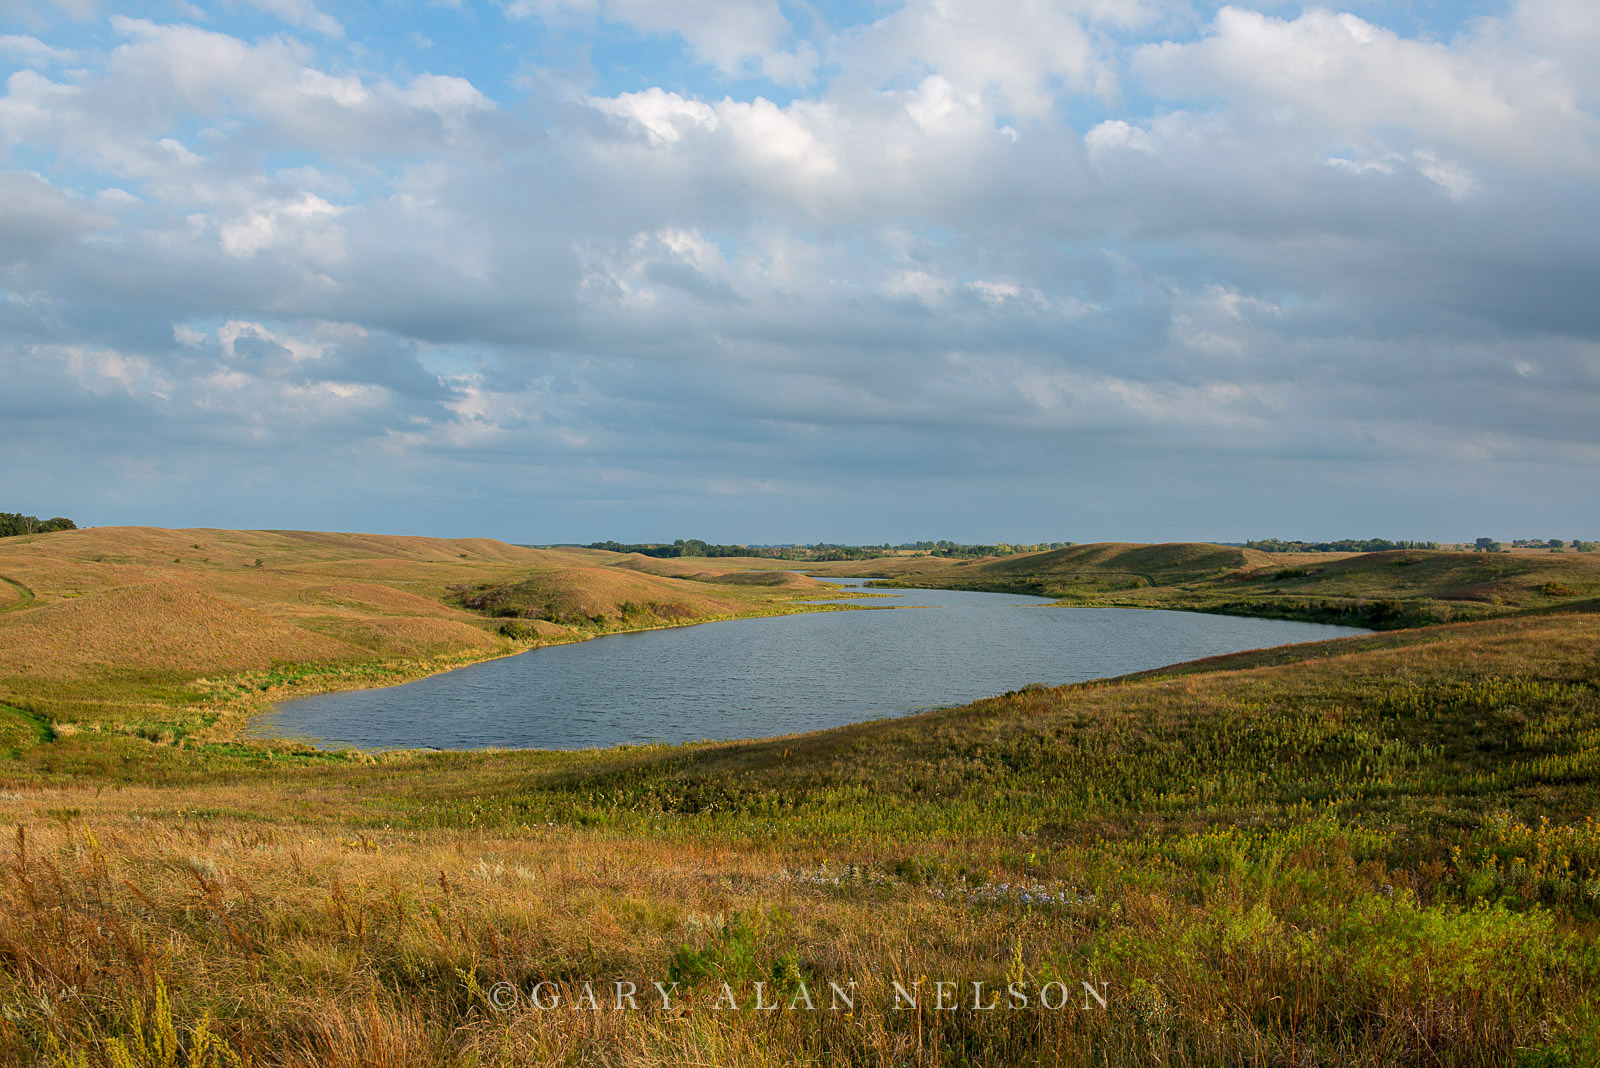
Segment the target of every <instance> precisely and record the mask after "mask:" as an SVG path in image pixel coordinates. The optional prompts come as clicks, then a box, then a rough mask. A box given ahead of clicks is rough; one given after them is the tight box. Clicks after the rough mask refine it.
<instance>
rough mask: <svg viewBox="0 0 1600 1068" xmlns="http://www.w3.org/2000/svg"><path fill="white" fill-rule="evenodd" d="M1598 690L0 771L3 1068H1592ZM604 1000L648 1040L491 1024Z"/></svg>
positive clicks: (1530, 640)
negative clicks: (585, 986)
mask: <svg viewBox="0 0 1600 1068" xmlns="http://www.w3.org/2000/svg"><path fill="white" fill-rule="evenodd" d="M1597 678H1600V616H1596V615H1594V614H1587V613H1577V612H1572V613H1561V614H1555V615H1543V616H1528V617H1522V618H1516V619H1505V620H1492V621H1485V622H1475V623H1464V624H1453V625H1449V626H1443V627H1434V628H1428V629H1424V630H1414V631H1402V632H1395V633H1391V634H1382V635H1373V636H1369V637H1360V638H1352V639H1345V640H1342V641H1339V642H1333V643H1322V644H1319V645H1312V646H1297V647H1290V648H1287V649H1279V650H1272V651H1268V652H1265V653H1247V654H1240V655H1238V656H1234V657H1222V658H1216V659H1213V660H1210V661H1205V662H1200V663H1197V664H1193V665H1184V666H1179V667H1175V668H1171V669H1163V670H1162V671H1158V672H1154V673H1149V674H1147V675H1146V676H1144V677H1140V678H1133V679H1128V680H1121V681H1110V682H1098V683H1087V684H1083V685H1077V686H1067V687H1059V688H1054V689H1039V688H1030V689H1028V690H1025V691H1022V692H1018V693H1014V694H1010V695H1007V696H1004V697H998V698H994V699H991V700H986V701H980V702H977V703H975V704H973V705H970V706H966V707H962V708H956V709H950V710H946V711H940V712H933V713H927V714H924V715H920V716H916V717H910V718H907V719H902V720H894V721H885V722H878V723H869V724H862V725H858V726H854V727H849V728H844V729H840V730H834V731H826V732H822V733H818V734H811V735H803V736H796V737H790V738H781V739H772V740H767V741H759V742H743V743H733V744H717V745H710V744H702V745H691V746H676V747H626V748H620V749H613V750H605V751H588V752H575V753H539V752H502V753H475V754H464V753H435V754H421V753H400V754H390V755H385V756H382V757H376V758H363V757H360V756H358V755H335V754H309V753H289V754H285V753H277V754H272V753H269V752H266V751H263V750H259V749H252V748H249V747H232V746H221V745H203V746H197V747H194V748H190V749H183V748H177V747H171V746H155V745H151V744H150V743H138V742H137V740H131V741H129V742H128V743H127V744H143V745H145V746H146V748H147V750H148V751H149V753H150V754H153V755H152V757H151V761H152V762H151V763H121V764H117V763H112V762H107V761H106V760H105V759H104V757H103V754H104V752H105V746H104V744H103V740H99V741H97V740H92V739H89V738H87V737H86V736H85V735H83V734H78V735H69V736H62V737H58V738H54V739H50V740H38V741H34V742H31V743H30V744H28V745H26V746H24V748H23V749H22V751H21V752H20V754H19V756H18V757H16V758H13V759H12V760H11V761H10V763H9V764H0V768H6V769H8V770H5V771H3V772H0V822H4V823H7V824H10V825H11V826H10V828H8V837H9V838H10V839H11V840H12V841H11V846H10V847H9V849H8V852H7V856H6V857H5V859H4V860H3V861H0V1009H3V1013H0V1062H6V1063H27V1064H33V1063H50V1062H51V1058H52V1057H56V1058H57V1061H56V1062H57V1063H80V1062H79V1061H77V1060H76V1059H75V1058H78V1057H79V1056H81V1057H83V1058H84V1060H83V1062H81V1063H91V1064H118V1065H122V1064H130V1063H131V1064H139V1065H156V1064H188V1063H195V1064H204V1065H211V1064H231V1063H240V1062H243V1061H245V1060H247V1061H248V1062H249V1063H252V1064H257V1065H307V1066H309V1065H317V1066H329V1065H339V1066H345V1065H402V1064H429V1065H433V1064H440V1065H460V1066H466V1065H478V1066H483V1065H502V1064H504V1065H512V1064H517V1065H522V1064H639V1065H647V1064H649V1065H653V1064H738V1065H774V1066H776V1065H785V1066H788V1065H819V1066H820V1065H830V1066H831V1065H841V1064H848V1065H873V1066H884V1068H888V1066H890V1065H895V1066H898V1065H906V1064H919V1065H963V1064H965V1065H975V1064H982V1065H997V1066H998V1065H1015V1064H1031V1063H1046V1064H1062V1065H1083V1064H1088V1065H1106V1066H1111V1065H1115V1066H1123V1065H1156V1064H1160V1065H1223V1064H1229V1065H1234V1064H1262V1065H1293V1064H1303V1065H1313V1064H1315V1065H1370V1066H1374V1068H1375V1066H1379V1065H1383V1066H1389V1065H1482V1066H1489V1065H1513V1064H1516V1065H1524V1066H1532V1065H1578V1064H1591V1063H1595V1058H1596V1057H1597V1056H1600V1046H1597V1036H1600V956H1597V954H1596V952H1595V949H1594V947H1595V945H1596V944H1597V936H1600V908H1597V904H1596V903H1597V901H1600V829H1597V828H1596V825H1595V823H1594V820H1593V816H1594V812H1595V810H1596V806H1597V804H1600V791H1597V779H1596V770H1597V769H1600V692H1597V688H1596V681H1595V680H1596V679H1597ZM156 781H164V782H165V785H160V786H156V785H152V783H153V782H156ZM618 978H622V979H627V980H629V981H636V982H637V985H638V987H639V989H640V990H641V992H644V993H649V992H650V991H651V987H650V986H649V983H650V982H651V981H652V980H656V979H659V980H661V981H663V982H669V981H672V982H678V983H679V984H680V986H679V988H678V1001H677V1002H676V1003H675V1005H674V1007H673V1008H671V1009H670V1010H667V1011H662V1010H660V1009H659V1008H655V1009H651V1008H649V1006H650V1005H651V1004H657V1005H658V1004H659V1002H658V1001H655V1000H654V999H653V998H648V999H647V998H642V999H641V1004H642V1005H643V1006H644V1007H643V1008H642V1010H641V1011H638V1012H616V1011H597V1012H590V1011H587V1010H579V1009H573V1008H567V1009H564V1010H562V1011H543V1010H538V1009H535V1008H532V1007H531V1006H530V1005H529V1004H528V1002H527V999H526V996H519V997H518V998H517V1004H516V1005H515V1006H513V1007H512V1008H511V1009H510V1010H509V1011H502V1010H501V1008H499V1007H497V1006H500V1005H502V1004H504V1003H505V1002H504V988H500V987H497V986H496V984H500V983H510V984H513V988H514V989H516V990H520V991H523V992H526V991H527V990H529V989H531V988H532V986H533V985H534V984H535V983H538V982H546V983H549V984H551V985H550V986H547V987H545V988H542V989H543V990H544V992H545V996H548V994H549V993H550V992H552V991H560V992H562V993H563V994H564V995H565V996H566V997H567V998H568V1001H569V1005H570V1003H571V1000H572V999H574V998H576V997H577V996H578V995H579V994H580V993H581V990H582V983H583V982H584V981H591V982H595V983H603V984H610V983H611V982H613V981H614V980H616V979H618ZM852 978H853V979H855V980H856V983H857V986H856V987H855V988H854V991H855V995H856V1007H855V1009H854V1011H851V1012H849V1013H848V1014H846V1013H845V1012H844V1011H839V1012H830V1011H826V1010H824V1011H819V1012H816V1013H808V1012H804V1011H774V1012H758V1011H753V1010H750V1009H749V1008H748V1006H749V1005H750V1004H751V1002H752V1001H753V999H754V997H756V996H757V994H756V987H755V984H756V983H758V982H759V983H762V984H764V986H763V988H762V990H763V992H764V994H765V996H766V997H767V999H768V1000H769V1001H770V1000H772V999H773V997H774V993H773V992H774V991H776V992H778V993H777V1000H779V1001H781V1002H782V1003H783V1004H785V1005H787V1004H790V1003H791V1001H792V999H793V998H794V997H796V996H797V991H798V987H799V984H800V983H805V984H806V985H807V988H808V990H809V991H811V992H814V993H816V995H817V996H818V998H819V1000H820V999H821V998H822V996H823V994H824V992H826V991H827V989H828V988H827V986H826V984H827V982H828V981H830V980H836V981H840V982H845V981H847V980H848V979H852ZM945 979H950V980H955V981H959V982H960V983H962V984H963V985H962V987H961V994H960V996H961V999H962V1001H963V1002H965V1001H966V1000H967V998H968V997H969V996H970V987H969V986H968V985H967V984H970V983H971V982H978V981H981V982H984V983H986V984H988V989H990V990H993V989H995V987H996V986H998V987H999V988H1001V989H1004V988H1005V986H1006V984H1008V983H1010V982H1020V983H1023V984H1025V986H1026V988H1027V989H1031V990H1033V991H1035V992H1037V991H1038V990H1040V989H1042V988H1043V987H1044V985H1045V984H1048V983H1050V982H1062V983H1066V984H1068V987H1069V989H1070V990H1071V991H1072V994H1073V997H1072V999H1071V1002H1070V1004H1071V1006H1072V1007H1071V1009H1070V1010H1063V1011H1050V1010H1039V1009H1037V1007H1036V1006H1035V1008H1034V1009H1032V1010H1030V1011H998V1012H996V1011H990V1012H985V1011H973V1010H972V1009H971V1008H970V1007H965V1006H964V1007H962V1008H961V1009H959V1010H955V1011H941V1010H939V1009H937V1008H936V1007H935V1000H934V992H933V991H934V988H933V987H932V986H931V984H932V983H933V982H936V981H941V980H945ZM896 981H899V982H901V983H903V984H905V985H907V986H909V987H916V984H917V983H918V982H919V981H921V982H922V984H923V985H922V987H921V988H920V989H921V991H922V993H923V995H924V996H923V998H922V1000H921V1001H920V1002H919V1005H918V1007H917V1008H916V1009H914V1010H908V1009H903V1010H898V1011H897V1010H896V1009H895V991H894V988H893V986H892V983H893V982H896ZM1085 981H1090V982H1093V983H1095V984H1100V983H1104V984H1106V985H1105V986H1104V987H1103V988H1099V987H1097V988H1098V989H1103V990H1104V992H1105V993H1106V997H1107V1005H1106V1007H1105V1008H1104V1009H1101V1008H1100V1007H1099V1006H1098V1005H1092V1007H1091V1009H1089V1010H1083V1009H1082V1008H1081V999H1082V997H1083V995H1082V992H1081V983H1082V982H1085ZM725 982H726V983H727V984H729V987H730V989H732V990H734V991H735V992H736V997H737V998H738V999H739V1002H740V1004H742V1005H745V1006H746V1009H745V1011H739V1012H728V1011H719V1010H717V1009H716V1008H715V999H717V998H718V997H719V996H720V992H721V985H722V984H723V983H725ZM601 989H602V997H606V998H609V997H610V991H611V987H609V986H603V987H602V988H601ZM497 999H499V1000H497ZM824 1004H826V1002H824ZM197 1051H198V1052H197ZM222 1051H226V1055H224V1053H223V1052H222ZM58 1054H59V1056H58ZM124 1055H126V1059H119V1058H123V1057H124ZM233 1057H237V1058H239V1060H238V1061H235V1060H233V1059H230V1058H233Z"/></svg>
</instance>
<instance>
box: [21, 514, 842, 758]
mask: <svg viewBox="0 0 1600 1068" xmlns="http://www.w3.org/2000/svg"><path fill="white" fill-rule="evenodd" d="M621 559H623V558H621V557H619V556H618V555H617V554H614V553H605V552H595V551H591V550H586V549H526V548H522V547H519V546H515V545H508V544H505V543H504V542H498V541H492V540H489V539H484V538H465V539H440V538H404V537H391V536H382V535H369V534H326V533H314V532H305V531H230V530H161V529H153V528H128V527H103V528H96V529H91V530H77V531H67V532H61V533H53V534H42V535H34V536H26V537H16V538H7V539H4V540H3V541H0V578H3V579H4V581H3V582H0V598H5V599H4V600H0V701H4V702H8V703H10V704H12V705H15V706H18V707H22V708H25V709H28V710H30V711H31V712H33V713H35V714H37V715H40V716H43V717H46V718H48V719H49V720H50V721H52V722H53V723H55V724H56V725H57V727H58V728H59V729H64V730H71V729H77V728H87V729H107V730H116V731H121V732H133V733H140V734H144V735H147V736H150V737H157V738H166V739H168V740H171V739H173V738H179V737H184V736H186V735H188V734H190V733H192V732H194V731H202V732H204V733H206V735H207V736H209V737H220V736H223V735H225V734H227V733H231V732H232V730H234V729H235V728H236V727H237V726H238V724H239V722H240V721H241V717H242V716H243V715H244V714H246V713H248V712H249V711H252V710H254V709H256V708H259V707H261V706H262V705H263V704H264V703H265V702H266V701H268V700H270V699H273V698H276V697H278V696H281V695H282V694H284V693H285V692H287V691H288V690H290V689H293V690H296V691H299V692H310V691H313V690H316V689H325V688H343V687H349V686H360V685H382V684H387V683H392V682H397V681H402V680H404V679H406V678H412V677H416V676H418V675H422V674H427V673H430V672H433V671H438V670H441V669H443V668H446V667H450V666H454V665H457V664H462V663H468V662H471V661H474V660H481V659H485V658H487V657H492V656H499V655H505V654H507V653H512V652H518V651H521V650H523V649H526V648H529V647H531V646H533V645H537V644H542V643H548V642H561V641H573V640H578V639H581V638H586V637H590V636H593V635H595V634H601V633H608V632H610V631H616V630H635V629H640V628H645V627H654V626H665V625H673V624H679V623H686V622H700V621H705V620H710V619H720V618H729V617H733V616H744V615H759V614H766V613H772V612H786V611H796V610H801V609H803V608H806V607H809V606H806V605H804V604H802V603H799V602H797V601H796V600H795V598H796V597H799V596H803V595H805V594H807V593H814V592H816V591H817V590H822V589H826V587H825V586H824V585H823V584H821V583H817V582H814V581H811V580H805V584H803V585H794V584H790V583H780V584H778V585H776V586H768V585H765V583H766V581H767V579H766V576H765V573H762V574H761V575H759V576H757V581H756V582H755V583H754V584H750V583H746V582H744V581H743V580H742V579H741V577H740V575H739V574H738V573H737V569H734V570H733V571H732V573H730V574H727V575H724V576H723V577H722V581H717V577H716V576H715V575H713V576H708V579H709V580H707V581H687V580H684V579H679V578H673V577H667V576H659V575H649V574H641V573H638V572H635V571H630V570H626V569H623V568H617V567H613V566H610V565H611V564H613V563H615V562H618V561H619V560H621Z"/></svg>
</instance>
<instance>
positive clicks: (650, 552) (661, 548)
mask: <svg viewBox="0 0 1600 1068" xmlns="http://www.w3.org/2000/svg"><path fill="white" fill-rule="evenodd" d="M1071 544H1072V542H1070V541H1053V542H1048V543H1043V544H1039V545H1011V544H1007V543H1005V542H1001V543H1000V544H998V545H964V544H962V543H960V542H954V541H916V542H906V543H904V544H901V545H890V544H889V543H888V542H885V543H884V544H882V545H835V544H832V543H830V542H818V543H817V544H815V545H712V544H709V543H707V542H704V541H701V540H700V539H698V538H689V539H687V540H686V539H683V538H679V539H678V540H677V541H674V542H673V543H671V544H670V545H669V544H666V543H664V542H644V543H636V544H624V543H622V542H618V541H597V542H593V543H591V544H589V545H587V546H585V548H589V549H602V550H604V551H606V552H613V553H635V554H637V555H640V556H650V557H655V558H656V559H661V560H674V559H681V558H687V557H697V556H704V557H740V558H743V559H747V560H751V559H754V560H794V561H811V562H829V561H835V560H876V559H879V558H880V557H884V556H895V555H901V554H916V555H921V554H927V555H929V556H951V557H962V558H973V557H980V556H1010V555H1011V554H1012V553H1019V552H1038V551H1041V550H1044V549H1064V548H1066V547H1067V546H1069V545H1071Z"/></svg>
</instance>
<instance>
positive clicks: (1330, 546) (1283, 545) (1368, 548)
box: [1244, 538, 1439, 553]
mask: <svg viewBox="0 0 1600 1068" xmlns="http://www.w3.org/2000/svg"><path fill="white" fill-rule="evenodd" d="M1244 547H1245V548H1246V549H1257V550H1259V551H1261V552H1264V553H1381V552H1388V551H1389V550H1391V549H1437V548H1438V547H1439V543H1438V542H1436V541H1390V540H1389V539H1388V538H1343V539H1341V540H1339V541H1283V540H1281V539H1279V538H1263V539H1261V540H1259V541H1247V542H1245V543H1244Z"/></svg>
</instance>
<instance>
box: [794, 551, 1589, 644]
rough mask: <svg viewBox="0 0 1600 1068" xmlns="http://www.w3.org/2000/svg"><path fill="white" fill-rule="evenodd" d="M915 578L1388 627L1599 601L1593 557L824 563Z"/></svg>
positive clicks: (1082, 556) (1413, 554)
mask: <svg viewBox="0 0 1600 1068" xmlns="http://www.w3.org/2000/svg"><path fill="white" fill-rule="evenodd" d="M808 570H809V571H810V572H811V573H812V574H818V575H826V574H858V575H866V576H871V577H876V578H881V579H885V580H889V581H892V582H901V583H905V584H907V585H915V586H944V587H959V588H963V589H981V590H1009V591H1014V592H1025V593H1036V594H1040V595H1043V596H1048V597H1057V598H1060V599H1062V600H1063V601H1065V602H1067V603H1072V604H1115V605H1127V606H1132V607H1145V608H1184V609H1192V610H1200V611H1215V612H1231V613H1234V614H1241V615H1266V616H1280V617H1284V618H1295V619H1311V620H1316V621H1321V622H1337V623H1352V624H1356V625H1362V626H1372V627H1376V628H1379V629H1389V628H1396V627H1405V626H1417V625H1423V624H1429V623H1440V622H1448V621H1451V620H1466V619H1481V618H1487V617H1490V616H1494V615H1503V614H1506V613H1509V612H1513V611H1519V610H1527V609H1558V608H1571V607H1573V606H1575V605H1583V604H1584V603H1585V602H1588V607H1593V604H1594V602H1595V601H1596V599H1597V598H1600V554H1596V553H1583V554H1578V553H1546V554H1510V553H1503V554H1502V553H1463V552H1430V551H1422V550H1408V551H1403V552H1383V553H1361V554H1327V555H1326V556H1323V555H1320V554H1300V555H1295V556H1278V555H1273V554H1268V553H1260V552H1255V551H1253V550H1249V549H1236V548H1230V547H1227V546H1220V545H1206V544H1198V543H1181V542H1180V543H1176V544H1169V545H1128V544H1121V543H1105V544H1097V545H1078V546H1073V547H1072V548H1070V549H1059V550H1053V551H1050V552H1040V553H1025V554H1019V555H1016V556H1009V557H998V558H987V559H981V560H959V561H958V560H945V559H938V558H933V557H920V558H902V559H897V560H890V561H881V562H880V561H873V562H870V563H865V564H863V563H850V564H827V565H823V566H819V567H815V568H808Z"/></svg>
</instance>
